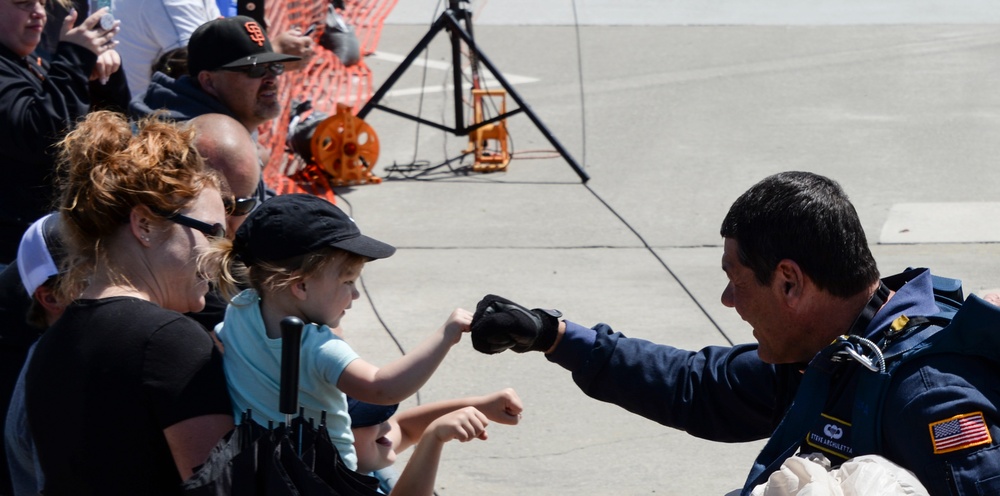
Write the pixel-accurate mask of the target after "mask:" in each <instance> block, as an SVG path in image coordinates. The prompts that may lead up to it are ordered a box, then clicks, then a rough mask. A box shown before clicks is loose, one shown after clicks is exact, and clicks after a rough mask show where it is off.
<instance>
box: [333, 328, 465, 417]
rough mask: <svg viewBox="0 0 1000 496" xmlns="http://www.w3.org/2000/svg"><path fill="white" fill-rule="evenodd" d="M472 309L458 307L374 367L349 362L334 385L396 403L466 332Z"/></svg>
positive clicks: (362, 396)
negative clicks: (393, 356)
mask: <svg viewBox="0 0 1000 496" xmlns="http://www.w3.org/2000/svg"><path fill="white" fill-rule="evenodd" d="M471 322H472V312H469V311H468V310H465V309H462V308H458V309H456V310H455V311H454V312H452V313H451V315H450V316H449V317H448V320H447V321H445V323H444V325H443V326H441V327H439V328H438V329H437V330H435V331H434V332H433V333H432V334H431V335H430V336H428V337H427V339H424V341H423V342H421V343H420V344H419V345H418V346H417V347H416V348H415V349H414V350H413V351H411V352H409V353H407V354H405V355H403V356H402V357H400V358H399V359H397V360H395V361H393V362H391V363H389V364H387V365H385V366H384V367H381V368H379V367H376V366H374V365H372V364H371V363H368V362H366V361H365V360H361V359H357V360H354V361H353V362H351V363H350V364H349V365H348V366H347V368H345V369H344V372H343V373H342V374H341V375H340V379H338V380H337V388H338V389H340V390H341V391H343V392H345V393H347V395H348V396H351V397H353V398H356V399H359V400H361V401H364V402H367V403H374V404H376V405H391V404H394V403H399V402H401V401H403V400H405V399H406V398H409V397H410V395H412V394H413V393H416V392H417V390H418V389H420V387H421V386H423V385H424V383H426V382H427V379H430V377H431V374H433V373H434V371H435V370H437V367H438V365H440V364H441V361H443V360H444V357H445V355H447V354H448V350H450V349H451V347H452V346H454V345H455V344H456V343H458V342H459V340H461V339H462V333H464V332H469V324H470V323H471Z"/></svg>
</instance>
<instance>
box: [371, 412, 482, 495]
mask: <svg viewBox="0 0 1000 496" xmlns="http://www.w3.org/2000/svg"><path fill="white" fill-rule="evenodd" d="M487 425H489V421H488V420H487V418H486V415H485V414H483V412H480V411H479V410H476V409H475V407H471V406H469V407H465V408H463V409H461V410H456V411H454V412H451V413H449V414H447V415H444V416H443V417H440V418H438V419H437V420H435V421H434V422H431V424H430V425H429V426H428V427H427V431H426V432H425V433H424V435H423V437H422V438H421V439H420V444H417V447H416V449H414V451H413V455H411V456H410V461H409V462H407V463H406V468H404V469H403V473H402V474H400V476H399V480H398V481H396V485H395V486H393V488H392V492H391V493H390V494H391V496H431V495H432V494H434V481H435V480H437V471H438V465H439V464H440V461H441V451H442V450H443V448H444V443H447V442H448V441H451V440H453V439H457V440H459V441H461V442H463V443H464V442H466V441H470V440H472V439H482V440H486V437H487V435H486V426H487Z"/></svg>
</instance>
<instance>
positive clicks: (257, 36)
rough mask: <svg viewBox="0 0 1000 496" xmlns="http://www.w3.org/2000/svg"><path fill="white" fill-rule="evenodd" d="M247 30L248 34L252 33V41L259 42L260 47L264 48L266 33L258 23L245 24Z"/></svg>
mask: <svg viewBox="0 0 1000 496" xmlns="http://www.w3.org/2000/svg"><path fill="white" fill-rule="evenodd" d="M244 26H245V27H246V28H247V32H248V33H250V40H251V41H255V42H257V44H258V45H260V46H264V41H265V40H266V38H264V32H263V31H261V29H260V26H259V25H258V24H257V23H256V22H253V21H251V22H248V23H246V24H244Z"/></svg>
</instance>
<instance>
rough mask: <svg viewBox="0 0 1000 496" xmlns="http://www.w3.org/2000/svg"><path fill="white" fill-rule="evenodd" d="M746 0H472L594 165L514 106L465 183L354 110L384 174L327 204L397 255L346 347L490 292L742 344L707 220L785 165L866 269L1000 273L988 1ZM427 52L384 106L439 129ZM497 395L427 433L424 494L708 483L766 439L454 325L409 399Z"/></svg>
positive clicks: (655, 489)
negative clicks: (481, 412) (491, 344)
mask: <svg viewBox="0 0 1000 496" xmlns="http://www.w3.org/2000/svg"><path fill="white" fill-rule="evenodd" d="M435 3H436V2H433V1H427V0H421V1H412V2H401V3H400V5H398V6H397V8H396V10H395V11H394V12H393V14H392V16H390V18H389V24H387V25H386V27H385V29H384V31H383V36H382V39H381V42H380V44H379V51H378V53H376V54H375V55H373V56H371V57H369V58H368V64H369V66H370V67H371V68H372V70H373V72H374V74H375V79H376V86H377V85H380V84H382V82H383V81H385V79H386V78H387V77H388V75H389V74H390V73H391V72H392V71H393V70H395V69H396V67H397V66H398V63H399V62H398V61H399V56H402V55H405V54H406V53H408V52H409V51H410V50H411V49H412V48H413V47H414V46H415V45H416V44H417V42H418V41H419V39H420V38H421V37H422V36H423V35H424V34H425V33H426V32H427V30H428V24H429V22H430V21H431V20H432V19H433V17H434V15H433V14H434V12H435V10H434V6H435ZM536 3H537V4H538V5H536ZM700 3H702V4H703V3H704V2H700ZM750 3H751V4H754V5H755V6H757V7H759V8H757V9H754V8H750V7H749V6H748V5H747V2H735V1H733V2H720V3H717V4H716V8H715V9H714V11H710V9H708V8H706V7H697V3H696V2H693V1H683V2H677V3H671V5H673V6H674V7H673V8H675V9H676V11H675V12H673V13H671V12H670V11H665V10H664V9H665V7H662V6H660V2H642V1H637V0H633V1H630V2H604V1H590V2H576V4H578V5H575V6H576V7H577V9H578V10H577V11H576V16H575V19H577V20H580V27H576V26H574V16H573V12H572V8H571V7H572V6H571V5H570V3H569V2H523V1H522V2H515V1H513V0H512V1H510V2H474V3H473V4H472V8H473V9H474V12H475V13H476V15H477V18H476V22H475V34H476V39H477V43H478V46H479V48H480V49H481V51H482V52H483V53H484V54H486V56H487V57H488V58H489V59H490V60H491V61H492V62H493V63H494V64H495V65H496V66H497V67H498V68H499V69H500V71H501V74H502V75H503V76H504V77H506V78H507V79H509V80H511V81H512V82H513V81H516V82H515V83H514V86H515V88H516V91H517V92H518V93H519V94H520V95H521V97H522V98H523V99H524V101H525V102H526V103H527V104H529V105H530V108H531V109H532V110H533V111H534V112H535V113H536V114H537V115H538V117H539V118H540V119H541V121H542V122H543V123H544V124H545V126H546V127H548V129H549V130H551V132H552V134H553V135H554V136H555V138H556V139H557V140H558V141H559V142H560V143H561V144H562V145H563V146H564V147H565V148H566V149H567V150H568V151H569V153H570V154H571V155H572V156H573V158H574V159H575V160H576V161H577V162H578V163H580V164H581V165H582V167H583V169H584V170H585V171H586V173H587V174H589V175H590V178H591V179H590V181H589V182H587V183H586V184H582V183H581V181H580V178H579V177H578V176H577V174H576V173H575V172H574V170H573V169H572V168H571V167H570V166H569V165H568V163H567V161H565V160H564V159H562V158H561V157H559V156H558V154H556V153H555V152H554V149H553V146H552V144H551V143H550V142H549V141H548V140H547V139H546V138H545V137H544V136H543V134H542V133H541V132H540V131H539V129H538V127H537V126H535V125H534V124H533V123H532V122H531V121H530V120H529V119H528V117H527V115H526V114H525V113H523V112H522V113H520V114H517V115H515V116H512V117H510V118H509V119H507V126H508V128H509V131H510V135H511V139H512V141H513V146H514V159H513V160H512V161H511V163H510V165H509V167H508V169H507V171H506V172H499V173H489V174H485V173H474V172H469V171H468V168H467V166H468V164H469V163H470V160H468V159H466V160H465V161H464V162H458V161H455V162H452V163H451V168H449V167H448V166H439V164H442V163H443V162H445V161H446V160H448V159H454V158H456V157H458V156H459V155H460V154H461V153H462V151H463V150H464V149H465V148H466V145H467V143H468V140H467V138H466V137H457V136H454V135H451V134H448V133H444V132H442V131H439V130H436V129H433V128H431V127H428V126H419V128H418V126H417V125H416V124H415V123H414V122H412V121H410V120H406V119H403V118H400V117H398V116H395V115H392V114H390V113H388V112H385V111H381V110H374V111H372V112H371V113H370V114H369V115H368V116H367V117H366V119H365V120H366V122H367V123H368V124H370V125H371V126H372V127H373V128H374V130H375V131H376V133H377V135H378V139H379V146H380V156H379V160H378V162H377V164H376V167H375V172H376V174H377V175H378V176H380V177H383V178H385V179H384V181H383V183H382V184H378V185H362V186H357V187H353V188H343V189H341V190H339V191H338V193H339V201H340V205H341V206H342V207H343V208H345V209H347V210H349V211H350V212H351V213H352V215H353V217H354V218H355V219H356V220H357V221H358V223H359V225H360V226H361V228H362V231H363V232H365V233H366V234H368V235H371V236H374V237H376V238H379V239H382V240H384V241H386V242H389V243H392V244H394V245H395V246H397V247H398V249H399V250H398V252H397V253H396V255H394V256H393V257H391V258H389V259H386V260H380V261H377V262H374V263H371V264H369V265H368V266H367V267H366V269H365V271H364V275H363V289H364V291H363V294H362V297H361V299H360V300H358V301H357V302H355V304H354V307H353V309H351V310H350V311H349V312H348V314H347V317H346V318H345V319H344V321H343V324H344V326H345V328H346V331H347V339H348V341H350V342H351V343H352V344H353V345H354V346H355V347H356V348H357V349H358V351H359V352H360V353H361V354H362V356H364V357H366V358H367V359H369V360H370V361H372V362H374V363H377V364H378V363H386V362H388V361H390V360H392V359H394V358H395V357H398V356H399V353H400V349H402V350H408V349H412V348H413V347H414V346H416V345H417V343H419V342H420V341H421V340H422V339H423V338H424V337H426V336H427V335H428V333H430V332H431V331H432V330H433V329H435V328H436V327H437V326H439V325H441V323H443V322H444V320H445V318H446V317H447V316H448V314H449V313H450V312H451V311H452V310H453V309H454V308H456V307H464V308H467V309H470V310H473V309H474V308H475V305H476V302H477V301H478V300H479V299H480V298H481V297H482V296H483V295H485V294H487V293H496V294H499V295H503V296H506V297H508V298H510V299H513V300H515V301H517V302H520V303H523V304H525V305H527V306H529V307H550V308H558V309H560V310H562V311H563V313H564V314H565V315H566V317H567V318H569V319H570V320H573V321H575V322H578V323H581V324H585V325H593V324H596V323H598V322H606V323H609V324H611V325H612V326H613V327H614V328H615V329H616V330H619V331H622V332H624V333H625V334H626V335H628V336H630V337H636V338H644V339H648V340H651V341H655V342H658V343H665V344H670V345H674V346H678V347H682V348H687V349H698V348H701V347H704V346H709V345H727V344H728V343H740V342H750V341H752V340H753V337H752V335H751V329H750V328H749V326H748V325H747V324H746V323H745V322H743V321H742V320H741V319H740V318H739V316H738V315H737V314H736V312H735V311H734V310H732V309H729V308H726V307H724V306H723V305H722V304H721V303H720V295H721V292H722V290H723V288H724V287H725V285H726V277H725V274H724V273H723V272H722V270H721V268H720V258H721V256H722V239H721V238H720V236H719V234H718V231H719V225H720V223H721V221H722V218H723V216H724V215H725V213H726V211H727V210H728V208H729V205H730V204H731V203H732V201H733V200H735V199H736V197H737V196H738V195H739V194H740V193H742V192H743V191H745V190H746V189H747V188H749V187H750V186H751V185H753V184H754V183H755V182H757V181H759V180H760V179H763V178H764V177H766V176H767V175H770V174H773V173H776V172H779V171H784V170H808V171H813V172H817V173H820V174H823V175H827V176H829V177H832V178H834V179H836V180H837V181H839V182H840V183H841V184H842V185H843V187H844V188H845V190H846V191H847V192H848V194H849V195H850V196H851V199H852V201H853V202H854V204H855V206H856V208H857V210H858V213H859V215H860V216H861V219H862V221H863V223H864V226H865V230H866V233H867V235H868V240H869V242H870V244H871V245H872V249H873V252H874V253H875V257H876V259H877V261H878V263H879V268H880V270H881V271H882V273H883V274H886V275H888V274H892V273H896V272H898V271H901V270H903V269H905V268H907V267H910V266H914V267H918V266H925V267H931V268H932V269H933V270H934V272H935V273H937V274H939V275H945V276H950V277H956V278H959V279H962V280H963V281H964V285H965V289H966V292H967V293H978V294H983V293H986V292H989V291H991V290H993V289H994V288H997V287H1000V260H998V259H1000V257H998V256H1000V245H998V244H996V243H997V241H1000V228H998V227H997V225H998V224H997V222H996V218H995V213H996V212H997V207H998V205H1000V203H998V198H997V196H998V195H997V193H996V192H997V186H998V184H997V183H998V178H1000V172H998V171H997V170H996V169H997V164H998V157H1000V139H998V137H1000V91H997V87H998V82H1000V81H998V80H1000V29H998V26H997V23H1000V7H997V6H996V5H995V4H993V3H986V2H975V1H963V2H948V3H944V2H930V1H923V2H892V1H881V2H880V1H874V2H870V1H869V2H860V1H856V2H855V1H851V2H846V3H845V2H838V3H837V5H840V6H841V9H840V10H837V13H836V15H834V14H832V12H834V10H836V9H834V8H833V7H832V6H831V5H832V4H831V3H829V2H817V3H816V4H815V6H816V8H814V9H803V8H801V7H798V8H794V9H782V8H781V7H783V6H790V5H793V3H791V2H783V1H780V0H768V1H760V2H750ZM616 4H617V5H619V6H620V8H613V6H614V5H616ZM783 4H787V5H783ZM794 5H801V3H794ZM789 10H790V11H791V12H789ZM609 12H613V13H614V15H611V14H608V13H609ZM767 13H770V17H769V16H768V15H765V14H767ZM673 14H676V15H673ZM602 20H603V21H604V22H603V23H602ZM449 50H450V43H449V41H448V38H447V36H446V35H445V34H442V35H439V36H438V37H437V38H436V39H435V42H434V43H432V45H431V48H430V50H428V51H427V54H426V58H425V56H424V54H421V57H419V58H418V61H417V63H415V64H413V65H412V66H411V68H410V69H409V70H408V71H407V72H406V73H405V74H404V75H403V77H402V78H400V80H399V81H398V82H397V83H396V84H394V85H393V87H392V89H393V91H392V92H391V93H390V94H389V96H388V97H387V98H385V99H384V100H383V101H382V103H383V104H385V105H387V106H390V107H393V108H396V109H399V110H401V111H404V112H408V113H411V114H419V115H421V116H422V117H423V118H425V119H428V120H431V121H434V122H439V123H442V124H445V125H454V123H453V119H454V109H453V108H452V104H451V98H452V95H453V91H454V90H453V89H451V88H450V87H447V86H446V85H447V84H449V83H450V73H449V72H448V71H447V69H448V64H449V63H450V55H449V54H450V51H449ZM425 62H426V63H425ZM425 68H426V69H425ZM487 86H488V87H498V86H497V85H496V83H495V82H491V81H490V80H489V78H487ZM507 103H508V107H510V108H513V107H514V106H516V105H515V104H514V102H513V101H512V100H511V99H510V98H508V102H507ZM414 161H417V162H419V164H425V165H424V166H422V167H410V168H408V167H406V166H407V165H409V164H411V163H413V162H414ZM401 169H410V170H409V172H406V173H403V172H399V170H401ZM407 176H408V178H407ZM504 387H513V388H514V389H515V390H516V391H517V392H518V394H519V395H520V397H521V399H522V400H523V402H524V405H525V412H524V416H523V419H522V421H521V423H520V425H518V426H516V427H511V426H505V425H492V426H491V427H490V429H489V440H487V441H485V442H483V441H473V442H469V443H466V444H459V443H449V444H448V445H447V446H446V448H445V451H444V455H443V460H442V464H441V468H440V472H439V474H438V478H437V494H438V495H440V496H446V495H448V496H452V495H509V494H516V495H522V494H524V495H556V494H560V495H562V494H576V495H578V496H589V495H606V494H630V495H631V494H635V495H639V494H659V495H664V494H666V495H688V494H697V495H701V494H706V495H707V494H724V493H727V492H729V491H731V490H733V489H735V488H738V487H740V486H741V485H742V483H743V480H744V478H745V476H746V474H747V472H748V471H749V468H750V466H751V464H752V462H753V459H754V457H755V456H756V454H757V452H758V450H759V449H760V447H761V446H762V445H763V443H762V442H755V443H747V444H722V443H714V442H710V441H705V440H701V439H696V438H694V437H692V436H689V435H687V434H685V433H684V432H681V431H678V430H675V429H672V428H668V427H664V426H661V425H659V424H656V423H655V422H652V421H649V420H646V419H643V418H640V417H638V416H635V415H632V414H630V413H628V412H626V411H624V410H622V409H620V408H618V407H616V406H613V405H608V404H604V403H601V402H598V401H596V400H593V399H591V398H589V397H587V396H586V395H585V394H583V393H582V392H581V391H580V390H579V389H578V388H577V387H576V386H575V385H574V383H573V381H572V378H571V377H570V374H569V372H567V371H566V370H564V369H562V368H560V367H558V366H556V365H553V364H550V363H548V362H547V361H546V360H545V358H544V357H543V356H542V355H541V354H538V353H528V354H523V355H518V354H514V353H511V352H507V353H503V354H500V355H494V356H486V355H482V354H479V353H478V352H476V351H474V350H473V349H472V346H471V344H470V340H469V339H468V338H465V339H463V341H462V342H461V343H459V344H458V345H456V346H455V347H454V348H453V349H452V351H451V352H450V354H449V356H448V357H447V358H446V360H445V361H444V363H443V364H442V365H441V367H440V368H439V369H438V371H437V372H436V373H435V375H434V376H433V377H432V378H431V380H430V381H429V382H428V383H427V384H426V385H425V386H424V388H423V389H422V390H421V391H420V394H419V401H421V402H429V401H435V400H439V399H445V398H452V397H459V396H467V395H477V394H483V393H488V392H491V391H495V390H497V389H500V388H504ZM416 401H417V400H416V399H411V400H409V401H408V402H407V403H406V404H405V405H413V404H416ZM403 459H404V460H405V457H404V458H403Z"/></svg>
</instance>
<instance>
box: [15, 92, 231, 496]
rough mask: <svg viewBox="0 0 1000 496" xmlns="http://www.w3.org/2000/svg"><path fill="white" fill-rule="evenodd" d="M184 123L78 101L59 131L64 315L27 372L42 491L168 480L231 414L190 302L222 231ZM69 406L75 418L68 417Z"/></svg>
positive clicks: (151, 490)
mask: <svg viewBox="0 0 1000 496" xmlns="http://www.w3.org/2000/svg"><path fill="white" fill-rule="evenodd" d="M193 142H194V131H193V130H190V129H182V128H180V127H178V126H176V125H174V124H171V123H167V122H162V121H160V120H158V119H144V120H141V121H139V122H138V123H137V130H136V133H135V134H133V130H132V126H131V125H130V123H129V122H128V120H127V119H126V118H125V117H124V116H123V115H121V114H116V113H113V112H108V111H97V112H92V113H91V114H89V115H88V116H87V117H86V118H85V119H84V120H83V121H82V122H81V123H80V124H79V125H78V126H77V127H76V128H75V129H74V130H73V131H72V132H70V133H69V134H68V135H67V136H66V138H65V139H63V141H62V142H61V143H60V164H61V171H60V172H61V176H60V177H61V181H60V200H59V202H58V206H59V215H60V221H61V223H62V224H61V225H62V241H63V243H64V246H65V248H66V255H65V256H66V263H65V266H66V270H65V271H63V273H62V275H61V279H60V284H59V286H58V288H57V297H58V298H59V299H60V301H63V302H68V303H67V306H66V309H65V311H64V313H63V316H62V317H61V318H60V319H59V320H57V321H56V323H55V324H54V325H53V326H52V327H50V328H49V329H48V330H47V331H45V333H44V334H43V335H42V337H41V338H40V339H39V340H38V344H37V345H36V348H35V352H34V354H33V356H32V358H31V360H30V362H29V363H28V366H27V371H26V375H25V384H26V389H25V400H26V406H27V412H28V423H29V425H30V430H31V437H32V439H33V440H34V442H35V447H36V450H37V453H38V462H39V466H40V468H41V470H42V472H44V474H45V487H44V493H45V494H46V495H62V494H144V495H158V494H172V495H174V494H180V483H181V481H182V480H184V479H186V478H188V477H190V476H191V474H192V473H193V470H194V469H195V468H196V467H197V466H199V465H201V464H202V463H204V461H205V460H206V459H207V457H208V454H209V452H210V451H211V450H212V448H213V447H214V446H215V445H216V444H217V442H218V441H219V439H221V438H222V436H223V435H224V434H226V433H227V432H229V431H230V430H231V429H232V427H233V418H232V405H231V403H230V400H229V397H228V395H227V393H226V382H225V375H224V372H223V370H222V356H221V353H220V352H219V350H217V349H216V347H215V346H214V344H213V342H212V340H211V338H210V337H209V336H208V335H207V334H206V333H205V331H204V330H203V329H202V327H201V326H200V325H198V324H197V323H196V322H194V321H193V320H191V319H189V318H188V317H185V316H184V315H182V312H192V311H198V310H201V308H202V306H204V296H205V292H206V291H207V290H208V285H209V281H210V280H211V278H212V277H214V275H215V274H217V273H218V269H217V268H215V269H213V268H212V267H210V266H207V265H204V264H202V263H199V259H200V255H201V254H202V253H204V252H205V251H206V250H207V248H208V246H209V245H210V243H212V242H213V241H214V240H216V239H220V238H223V237H224V236H225V208H224V206H223V203H222V196H221V194H220V181H219V179H218V176H217V174H216V173H215V172H214V171H212V170H210V169H207V168H206V167H205V165H204V161H203V160H202V158H201V156H200V155H198V153H197V152H196V151H195V149H194V146H193ZM67 409H71V410H72V412H73V421H72V422H70V421H67V418H66V412H67Z"/></svg>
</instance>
